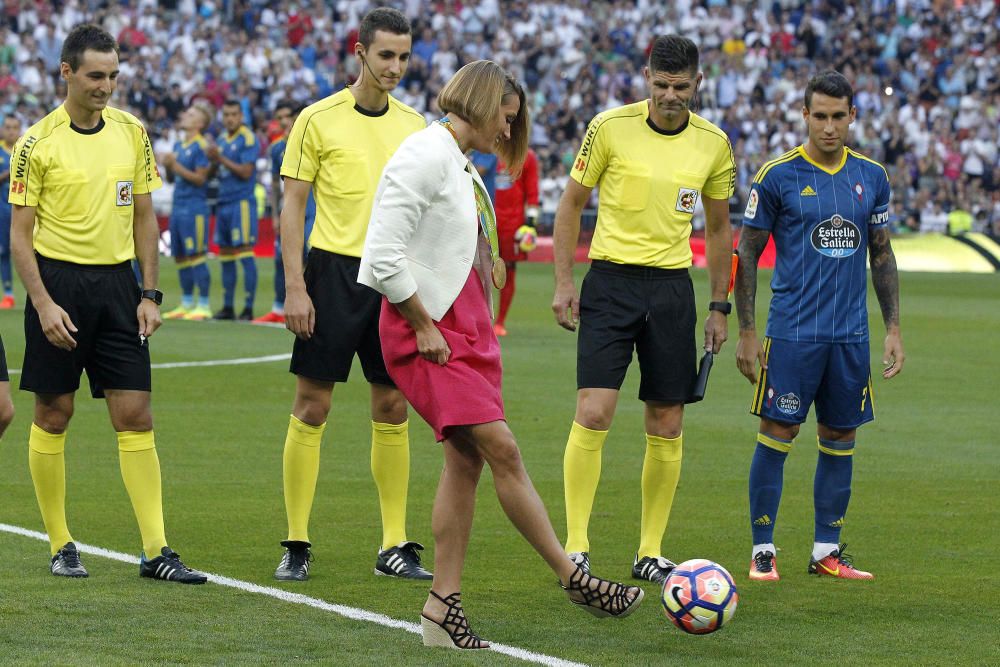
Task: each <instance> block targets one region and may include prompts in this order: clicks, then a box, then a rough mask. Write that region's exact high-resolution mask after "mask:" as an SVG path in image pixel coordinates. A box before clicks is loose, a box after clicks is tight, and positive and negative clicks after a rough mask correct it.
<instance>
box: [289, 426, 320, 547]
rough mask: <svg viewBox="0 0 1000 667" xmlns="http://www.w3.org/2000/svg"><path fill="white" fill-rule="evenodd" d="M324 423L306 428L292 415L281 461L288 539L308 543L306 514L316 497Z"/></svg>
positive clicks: (307, 516) (308, 512)
mask: <svg viewBox="0 0 1000 667" xmlns="http://www.w3.org/2000/svg"><path fill="white" fill-rule="evenodd" d="M324 430H326V422H323V423H322V424H320V425H319V426H310V425H309V424H307V423H305V422H304V421H301V420H300V419H297V418H296V417H295V415H291V417H290V418H289V420H288V435H286V436H285V454H284V457H283V468H284V480H285V513H286V514H287V515H288V539H289V540H293V541H297V542H308V541H309V514H310V513H311V512H312V504H313V496H314V495H315V494H316V478H317V477H319V445H320V442H322V440H323V431H324Z"/></svg>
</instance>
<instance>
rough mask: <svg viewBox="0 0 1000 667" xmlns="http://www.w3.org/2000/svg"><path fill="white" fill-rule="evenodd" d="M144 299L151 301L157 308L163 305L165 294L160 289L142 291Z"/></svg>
mask: <svg viewBox="0 0 1000 667" xmlns="http://www.w3.org/2000/svg"><path fill="white" fill-rule="evenodd" d="M142 298H143V299H149V300H150V301H152V302H153V303H155V304H156V305H157V306H159V305H160V304H161V303H163V292H161V291H160V290H158V289H144V290H142Z"/></svg>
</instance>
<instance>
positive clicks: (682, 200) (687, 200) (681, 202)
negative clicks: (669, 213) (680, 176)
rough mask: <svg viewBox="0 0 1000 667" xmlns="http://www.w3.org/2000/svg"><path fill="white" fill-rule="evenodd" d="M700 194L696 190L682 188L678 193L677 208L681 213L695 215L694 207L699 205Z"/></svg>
mask: <svg viewBox="0 0 1000 667" xmlns="http://www.w3.org/2000/svg"><path fill="white" fill-rule="evenodd" d="M698 194H699V192H698V191H697V190H695V189H694V188H681V189H680V192H678V193H677V205H676V206H675V208H676V209H677V210H678V211H680V212H681V213H694V206H695V204H697V203H698Z"/></svg>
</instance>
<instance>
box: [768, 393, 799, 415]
mask: <svg viewBox="0 0 1000 667" xmlns="http://www.w3.org/2000/svg"><path fill="white" fill-rule="evenodd" d="M801 405H802V401H800V400H799V397H798V396H796V395H795V394H792V393H788V394H782V395H781V396H779V397H778V400H777V401H775V406H776V407H777V408H778V411H779V412H783V413H785V414H786V415H794V414H795V413H796V412H798V411H799V406H801Z"/></svg>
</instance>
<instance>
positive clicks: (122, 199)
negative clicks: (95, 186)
mask: <svg viewBox="0 0 1000 667" xmlns="http://www.w3.org/2000/svg"><path fill="white" fill-rule="evenodd" d="M131 205H132V181H118V183H117V184H116V185H115V206H131Z"/></svg>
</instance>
